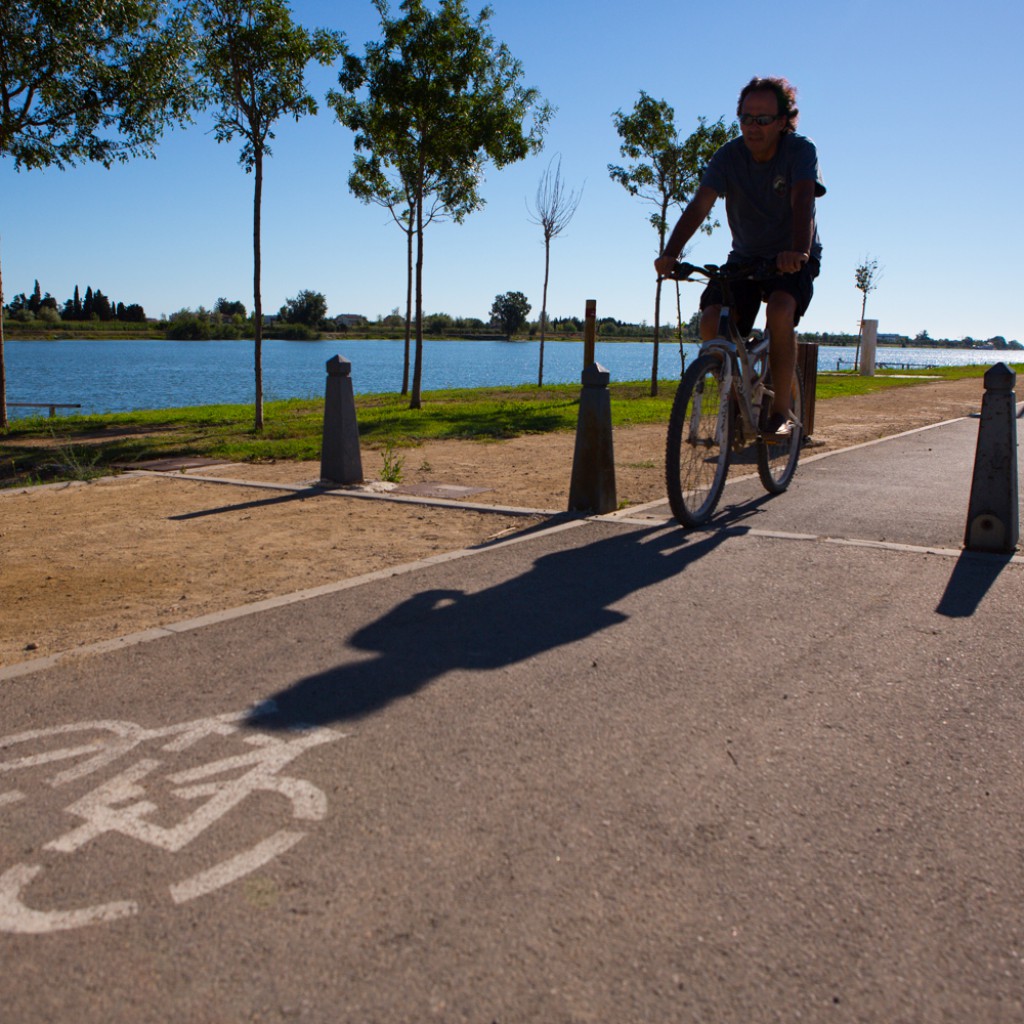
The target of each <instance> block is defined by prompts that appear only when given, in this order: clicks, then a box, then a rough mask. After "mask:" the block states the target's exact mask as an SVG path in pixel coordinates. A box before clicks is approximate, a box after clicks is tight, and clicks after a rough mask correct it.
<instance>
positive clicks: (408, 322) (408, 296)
mask: <svg viewBox="0 0 1024 1024" xmlns="http://www.w3.org/2000/svg"><path fill="white" fill-rule="evenodd" d="M414 234H415V227H414V224H413V210H412V206H410V207H409V229H408V231H406V233H405V240H406V246H405V358H404V360H403V362H402V391H401V394H403V395H407V394H409V339H410V335H411V334H412V239H413V235H414Z"/></svg>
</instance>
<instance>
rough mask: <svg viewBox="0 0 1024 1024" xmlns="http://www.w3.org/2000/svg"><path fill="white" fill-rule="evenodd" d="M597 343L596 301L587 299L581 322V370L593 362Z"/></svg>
mask: <svg viewBox="0 0 1024 1024" xmlns="http://www.w3.org/2000/svg"><path fill="white" fill-rule="evenodd" d="M596 341H597V299H587V313H586V316H585V318H584V320H583V369H584V370H585V369H586V368H587V367H588V366H590V365H591V363H593V362H594V344H595V343H596Z"/></svg>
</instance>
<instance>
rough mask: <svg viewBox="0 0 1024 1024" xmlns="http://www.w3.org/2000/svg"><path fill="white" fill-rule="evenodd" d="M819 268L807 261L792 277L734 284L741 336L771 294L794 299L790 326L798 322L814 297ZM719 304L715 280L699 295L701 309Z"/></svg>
mask: <svg viewBox="0 0 1024 1024" xmlns="http://www.w3.org/2000/svg"><path fill="white" fill-rule="evenodd" d="M820 269H821V268H820V266H819V264H818V261H817V260H808V261H807V262H806V263H805V264H804V265H803V267H801V268H800V270H798V271H797V272H796V273H795V274H780V275H779V276H778V277H769V278H766V279H765V280H763V281H733V282H732V297H733V308H734V312H735V314H736V326H737V328H738V329H739V332H740V334H749V333H750V331H751V328H752V327H753V326H754V320H755V319H756V318H757V314H758V311H759V310H760V308H761V303H762V302H767V301H768V296H769V295H771V293H772V292H774V291H783V292H789V294H790V295H792V296H793V298H794V299H796V316H795V317H794V318H793V325H794V326H796V325H797V324H798V323H800V317H802V316H803V315H804V313H806V312H807V307H808V306H809V305H810V304H811V299H812V297H813V296H814V279H815V278H816V277H817V276H818V271H819V270H820ZM720 305H722V289H721V287H720V286H719V284H718V282H717V281H712V282H711V283H710V284H709V285H708V286H707V288H705V289H704V291H703V292H702V294H701V297H700V308H701V309H702V310H703V309H706V308H707V307H708V306H720Z"/></svg>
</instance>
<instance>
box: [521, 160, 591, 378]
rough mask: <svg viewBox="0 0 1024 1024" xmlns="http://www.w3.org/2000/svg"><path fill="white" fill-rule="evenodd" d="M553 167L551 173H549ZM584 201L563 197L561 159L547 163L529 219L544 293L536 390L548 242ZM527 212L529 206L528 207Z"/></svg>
mask: <svg viewBox="0 0 1024 1024" xmlns="http://www.w3.org/2000/svg"><path fill="white" fill-rule="evenodd" d="M552 167H554V173H552ZM582 198H583V193H582V191H581V192H580V194H579V195H577V194H576V193H575V192H569V193H568V194H566V191H565V185H564V184H563V183H562V158H561V157H558V164H557V166H556V165H555V163H554V160H552V161H551V163H549V164H548V169H547V170H546V171H545V172H544V174H543V176H542V177H541V179H540V184H539V185H538V186H537V195H536V198H535V199H534V204H533V209H532V210H530V219H531V220H532V221H533V223H534V224H539V225H540V228H541V231H542V232H543V233H544V292H543V296H542V298H541V304H540V360H539V363H538V366H537V387H541V386H542V385H543V383H544V334H545V329H546V327H547V319H548V273H549V270H550V268H551V240H552V239H553V238H557V237H558V236H559V235H560V234H561V233H562V232H563V231H564V230H565V229H566V228H567V227H568V226H569V222H570V221H571V220H572V218H573V215H574V214H575V213H576V208H577V207H578V206H579V205H580V200H581V199H582ZM527 209H529V207H527Z"/></svg>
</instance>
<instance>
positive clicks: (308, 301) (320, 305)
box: [279, 290, 327, 328]
mask: <svg viewBox="0 0 1024 1024" xmlns="http://www.w3.org/2000/svg"><path fill="white" fill-rule="evenodd" d="M279 316H280V317H281V319H282V320H284V322H285V323H289V324H305V325H306V326H307V327H314V328H316V327H319V326H320V324H321V323H322V322H323V320H324V318H325V317H326V316H327V299H326V298H325V297H324V295H323V293H322V292H312V291H308V290H304V291H301V292H299V294H298V295H296V296H295V298H294V299H288V300H287V301H286V302H285V304H284V305H283V306H282V307H281V312H280V314H279Z"/></svg>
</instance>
